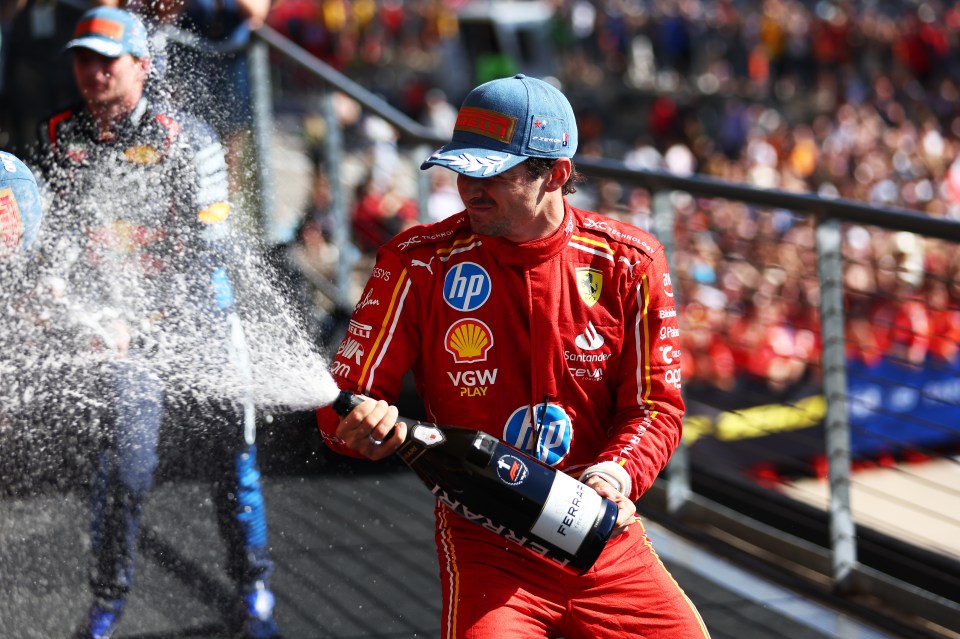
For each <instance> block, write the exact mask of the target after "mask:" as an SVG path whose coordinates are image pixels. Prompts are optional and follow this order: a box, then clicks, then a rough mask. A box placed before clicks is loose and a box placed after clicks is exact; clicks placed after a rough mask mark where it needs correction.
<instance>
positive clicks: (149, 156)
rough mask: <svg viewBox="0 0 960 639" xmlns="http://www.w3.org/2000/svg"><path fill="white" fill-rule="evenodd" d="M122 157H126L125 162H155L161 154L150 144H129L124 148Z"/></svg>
mask: <svg viewBox="0 0 960 639" xmlns="http://www.w3.org/2000/svg"><path fill="white" fill-rule="evenodd" d="M123 157H125V158H127V162H132V163H133V164H142V165H147V164H156V163H157V162H159V161H160V158H161V157H162V155H161V154H160V151H159V150H157V149H155V148H153V147H152V146H144V145H140V146H130V147H127V148H126V149H124V151H123Z"/></svg>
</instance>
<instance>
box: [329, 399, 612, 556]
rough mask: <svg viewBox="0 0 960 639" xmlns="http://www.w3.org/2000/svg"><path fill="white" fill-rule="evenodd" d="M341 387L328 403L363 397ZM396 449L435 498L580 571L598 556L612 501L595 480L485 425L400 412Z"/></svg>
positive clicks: (337, 406) (337, 407)
mask: <svg viewBox="0 0 960 639" xmlns="http://www.w3.org/2000/svg"><path fill="white" fill-rule="evenodd" d="M364 399H366V398H365V397H363V396H361V395H355V394H352V393H349V392H346V391H342V392H341V393H340V394H339V395H338V397H337V399H336V400H335V401H334V402H333V410H334V411H335V412H336V413H337V414H339V415H341V416H344V415H347V414H348V413H349V412H350V411H352V410H353V409H354V408H355V407H356V406H358V405H359V404H360V403H361V402H363V400H364ZM398 421H401V422H403V423H404V424H406V425H407V438H406V440H405V441H404V442H403V444H401V446H400V447H399V448H398V449H397V451H396V453H397V455H399V456H400V458H401V459H402V460H403V461H404V462H405V463H406V464H407V465H408V466H410V468H412V469H413V471H414V472H415V473H416V474H417V475H418V476H419V477H420V479H421V480H422V481H423V483H424V484H426V486H427V488H429V489H430V491H431V492H432V493H433V494H434V496H436V498H437V499H438V500H440V502H441V503H443V504H444V505H446V506H447V507H448V508H450V509H451V510H453V511H454V512H456V513H457V514H459V515H461V516H464V517H466V518H467V519H468V520H469V521H471V522H473V523H475V524H478V525H480V526H483V527H484V528H486V529H487V530H490V531H492V532H495V533H498V534H500V535H502V536H503V537H505V538H506V539H509V540H510V541H512V542H514V543H517V544H519V545H521V546H525V547H526V548H528V549H530V550H532V551H533V552H534V553H536V554H538V555H540V556H542V557H543V558H545V559H547V560H550V561H553V562H555V563H556V564H558V565H559V566H561V567H562V568H564V569H565V570H566V571H568V572H571V573H574V574H583V573H585V572H586V571H587V570H589V569H590V567H591V566H593V564H594V563H595V562H596V560H597V558H598V557H599V556H600V553H601V551H602V550H603V548H604V546H605V545H606V543H607V540H608V539H609V538H610V534H611V533H612V532H613V528H614V526H615V525H616V521H617V506H616V504H614V503H613V502H612V501H610V500H608V499H605V498H603V497H601V496H600V495H599V494H598V493H597V492H596V491H595V490H594V489H593V488H591V487H589V486H587V485H586V484H583V483H581V482H579V481H577V480H576V479H574V478H573V477H571V476H569V475H567V474H565V473H563V472H561V471H559V470H556V469H554V468H551V467H550V466H547V465H546V464H544V463H543V462H541V461H540V460H538V459H536V458H535V457H532V456H531V455H529V454H527V453H525V452H523V451H521V450H519V449H517V448H515V447H513V446H511V445H509V444H507V443H505V442H503V441H501V440H499V439H497V438H496V437H494V436H493V435H490V434H488V433H485V432H483V431H478V430H471V429H467V428H459V427H456V426H441V425H438V424H431V423H425V422H420V421H413V420H409V419H406V418H403V417H401V418H400V419H399V420H398Z"/></svg>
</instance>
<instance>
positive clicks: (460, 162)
mask: <svg viewBox="0 0 960 639" xmlns="http://www.w3.org/2000/svg"><path fill="white" fill-rule="evenodd" d="M526 159H527V156H525V155H513V154H512V153H504V152H502V151H494V150H493V149H485V148H483V147H478V146H471V145H466V144H458V143H456V142H451V143H450V144H447V145H445V146H442V147H440V148H439V149H437V150H436V151H434V152H433V155H431V156H430V157H429V158H427V159H426V160H424V161H423V163H422V164H421V165H420V169H421V170H424V169H428V168H430V167H431V166H442V167H444V168H445V169H450V170H451V171H456V172H457V173H459V174H461V175H466V176H468V177H477V178H486V177H493V176H494V175H499V174H500V173H503V172H504V171H507V170H509V169H512V168H513V167H515V166H516V165H518V164H520V163H521V162H523V161H524V160H526Z"/></svg>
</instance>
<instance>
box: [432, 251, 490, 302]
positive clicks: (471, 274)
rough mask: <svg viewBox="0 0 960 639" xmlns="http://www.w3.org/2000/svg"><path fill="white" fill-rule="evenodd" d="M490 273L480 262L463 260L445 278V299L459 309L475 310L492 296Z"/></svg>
mask: <svg viewBox="0 0 960 639" xmlns="http://www.w3.org/2000/svg"><path fill="white" fill-rule="evenodd" d="M490 289H491V285H490V275H489V274H488V273H487V272H486V270H484V268H483V267H482V266H480V265H479V264H475V263H473V262H461V263H460V264H456V265H455V266H453V268H451V269H450V270H449V271H447V275H446V277H444V278H443V300H444V301H445V302H446V303H447V304H449V305H450V306H451V307H453V308H455V309H457V310H458V311H464V312H467V311H473V310H476V309H478V308H480V307H481V306H483V305H484V303H485V302H486V301H487V300H488V299H489V298H490Z"/></svg>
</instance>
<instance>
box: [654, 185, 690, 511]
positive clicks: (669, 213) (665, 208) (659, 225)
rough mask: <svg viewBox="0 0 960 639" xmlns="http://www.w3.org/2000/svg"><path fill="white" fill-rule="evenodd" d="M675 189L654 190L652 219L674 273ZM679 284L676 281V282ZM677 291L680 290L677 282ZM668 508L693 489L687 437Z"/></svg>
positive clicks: (674, 466)
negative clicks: (673, 196) (673, 200)
mask: <svg viewBox="0 0 960 639" xmlns="http://www.w3.org/2000/svg"><path fill="white" fill-rule="evenodd" d="M672 193H673V192H672V191H665V190H661V191H654V192H653V194H652V197H651V200H650V201H651V206H652V207H653V211H652V216H651V222H652V229H651V231H652V232H653V234H654V236H655V237H656V238H657V239H658V240H660V243H661V244H663V249H664V251H665V252H666V255H667V266H668V267H669V269H670V273H671V274H672V273H673V261H674V260H673V255H674V253H675V251H676V242H675V241H674V237H673V228H674V225H675V214H674V210H673V203H672V198H671V194H672ZM674 284H675V283H674ZM672 288H673V291H674V295H678V294H679V291H678V290H677V287H676V286H673V287H672ZM674 303H675V304H676V305H677V306H678V307H679V305H680V300H679V299H674ZM667 479H668V480H669V481H668V482H667V512H669V513H676V512H678V511H679V510H680V509H681V508H682V507H683V505H684V504H685V503H687V500H688V499H689V498H690V494H691V492H692V489H691V484H690V454H689V451H688V450H687V445H686V443H685V440H684V439H682V438H681V440H680V443H679V444H678V445H677V449H676V450H675V451H673V456H672V457H671V458H670V463H669V465H668V466H667Z"/></svg>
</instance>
